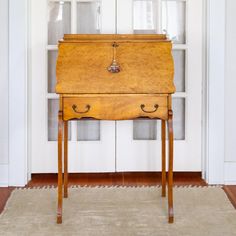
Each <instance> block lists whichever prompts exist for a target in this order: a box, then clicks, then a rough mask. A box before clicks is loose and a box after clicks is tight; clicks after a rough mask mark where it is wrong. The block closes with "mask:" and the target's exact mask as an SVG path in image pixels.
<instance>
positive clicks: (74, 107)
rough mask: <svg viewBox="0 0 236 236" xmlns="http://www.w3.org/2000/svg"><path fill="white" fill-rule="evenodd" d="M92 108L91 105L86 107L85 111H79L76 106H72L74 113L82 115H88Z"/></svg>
mask: <svg viewBox="0 0 236 236" xmlns="http://www.w3.org/2000/svg"><path fill="white" fill-rule="evenodd" d="M90 107H91V106H90V105H86V110H85V111H77V106H76V105H75V104H73V105H72V109H73V111H74V112H76V113H80V114H83V113H87V112H88V111H89V110H90Z"/></svg>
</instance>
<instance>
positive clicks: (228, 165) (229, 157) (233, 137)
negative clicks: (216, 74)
mask: <svg viewBox="0 0 236 236" xmlns="http://www.w3.org/2000/svg"><path fill="white" fill-rule="evenodd" d="M235 12H236V1H235V0H226V29H225V34H226V35H225V36H226V38H225V182H226V183H236V104H235V102H236V14H235Z"/></svg>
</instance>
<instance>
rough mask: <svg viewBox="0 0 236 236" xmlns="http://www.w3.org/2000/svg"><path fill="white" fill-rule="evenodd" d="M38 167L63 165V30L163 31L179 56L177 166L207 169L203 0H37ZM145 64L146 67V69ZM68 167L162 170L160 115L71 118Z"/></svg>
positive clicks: (34, 96) (34, 150)
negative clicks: (59, 63)
mask: <svg viewBox="0 0 236 236" xmlns="http://www.w3.org/2000/svg"><path fill="white" fill-rule="evenodd" d="M30 22H31V34H30V36H31V39H30V40H31V53H30V59H31V71H30V75H31V88H32V90H31V91H32V92H31V96H30V97H31V99H30V102H31V104H30V105H31V106H30V107H31V110H30V114H31V127H32V130H31V136H30V138H31V166H32V169H31V172H32V173H45V172H50V173H51V172H56V171H57V144H56V141H57V111H58V96H57V95H56V94H55V90H54V87H55V81H56V80H55V62H56V56H57V46H56V44H57V40H58V39H60V38H62V37H63V34H64V33H163V32H166V33H167V34H168V35H169V37H170V38H171V39H172V40H173V42H174V45H173V56H174V59H175V84H176V88H177V92H176V94H175V95H174V100H173V110H174V131H175V150H174V151H175V156H174V158H175V162H174V169H175V170H181V171H200V170H201V78H202V67H201V66H202V65H201V63H202V48H201V47H202V45H201V44H202V41H201V40H202V0H95V1H93V0H64V1H59V0H51V1H47V0H41V1H37V0H31V21H30ZM140 69H141V68H140ZM69 140H70V141H69V171H70V172H98V171H99V172H106V171H109V172H113V171H152V170H160V160H161V158H160V153H161V146H160V122H159V121H146V120H136V121H117V122H113V121H101V122H100V121H72V122H70V124H69Z"/></svg>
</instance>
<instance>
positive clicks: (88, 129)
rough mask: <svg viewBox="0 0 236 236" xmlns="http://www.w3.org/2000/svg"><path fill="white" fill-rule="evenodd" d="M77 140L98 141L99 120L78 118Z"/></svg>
mask: <svg viewBox="0 0 236 236" xmlns="http://www.w3.org/2000/svg"><path fill="white" fill-rule="evenodd" d="M77 134H78V139H77V140H78V141H99V140H100V121H98V120H79V121H78V131H77Z"/></svg>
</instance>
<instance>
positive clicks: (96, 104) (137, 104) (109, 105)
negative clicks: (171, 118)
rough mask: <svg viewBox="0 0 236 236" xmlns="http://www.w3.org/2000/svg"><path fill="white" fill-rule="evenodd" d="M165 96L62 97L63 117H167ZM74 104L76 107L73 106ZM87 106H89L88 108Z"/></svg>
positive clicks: (102, 118) (66, 118) (115, 118)
mask: <svg viewBox="0 0 236 236" xmlns="http://www.w3.org/2000/svg"><path fill="white" fill-rule="evenodd" d="M167 98H168V97H167V96H158V95H146V96H144V95H122V96H116V95H96V96H90V95H89V94H88V95H86V96H79V95H78V96H74V97H66V98H63V119H64V120H69V119H81V118H88V117H91V118H95V119H100V120H127V119H135V118H138V117H148V118H160V119H165V120H166V119H167V117H168V105H167V101H168V99H167ZM74 106H76V109H73V107H74ZM87 106H89V107H90V108H89V109H88V108H87Z"/></svg>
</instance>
